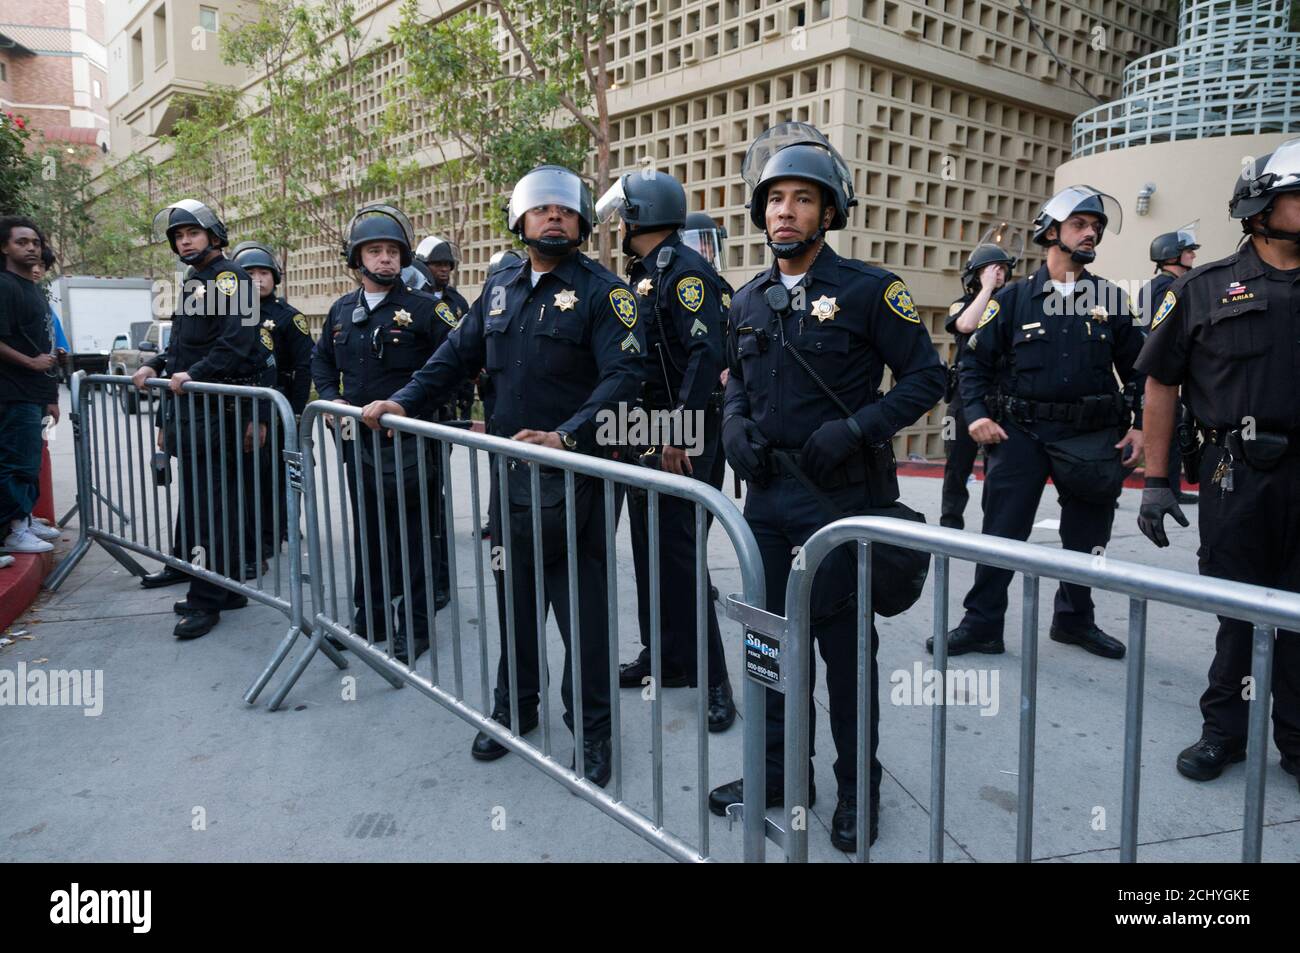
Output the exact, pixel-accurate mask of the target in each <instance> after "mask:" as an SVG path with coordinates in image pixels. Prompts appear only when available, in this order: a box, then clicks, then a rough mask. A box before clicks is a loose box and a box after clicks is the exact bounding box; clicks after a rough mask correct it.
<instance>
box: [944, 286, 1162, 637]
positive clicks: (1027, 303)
mask: <svg viewBox="0 0 1300 953" xmlns="http://www.w3.org/2000/svg"><path fill="white" fill-rule="evenodd" d="M1141 349H1142V334H1141V332H1140V331H1139V330H1138V328H1137V326H1136V325H1135V324H1134V323H1133V315H1132V313H1131V311H1130V309H1129V302H1128V298H1127V296H1126V295H1125V294H1124V293H1123V291H1121V290H1120V289H1119V288H1117V287H1116V286H1114V285H1112V284H1111V283H1110V282H1108V281H1106V280H1105V279H1103V278H1099V277H1097V276H1096V275H1093V274H1091V273H1090V272H1088V271H1087V270H1086V269H1085V270H1083V271H1082V273H1081V274H1079V275H1078V277H1077V280H1076V282H1075V285H1074V288H1073V290H1072V291H1071V293H1070V295H1069V296H1066V297H1063V296H1062V295H1061V293H1060V291H1059V290H1057V289H1056V287H1055V286H1054V285H1053V283H1052V281H1051V276H1050V274H1049V272H1048V270H1047V266H1046V265H1043V266H1042V267H1040V268H1039V269H1038V271H1036V272H1035V273H1034V274H1032V275H1030V276H1028V277H1025V278H1021V279H1020V280H1018V281H1015V282H1012V283H1011V284H1010V285H1007V286H1006V287H1004V288H1003V289H1002V290H1000V291H999V292H998V293H997V294H996V295H995V296H994V298H993V300H992V301H990V302H989V305H988V307H987V308H986V309H985V311H984V314H983V315H982V316H981V317H980V320H979V324H978V326H977V327H976V330H975V333H974V334H973V335H972V336H971V339H970V341H969V342H968V347H967V350H966V356H965V357H964V358H963V360H962V364H961V369H960V381H961V393H962V401H963V403H964V405H965V411H966V417H967V419H968V420H970V421H972V422H973V421H976V420H979V419H981V418H984V417H989V418H992V419H995V420H998V421H999V423H1000V424H1001V426H1002V428H1003V429H1004V430H1005V431H1006V433H1007V439H1006V440H1005V441H1003V442H1001V443H997V444H992V445H989V446H987V447H986V448H985V461H986V464H985V465H986V470H985V474H984V494H983V507H984V529H983V532H984V534H985V535H988V536H1001V537H1005V538H1008V539H1019V540H1026V539H1028V538H1029V534H1030V531H1031V530H1032V529H1033V524H1034V514H1035V513H1036V512H1037V510H1038V502H1039V500H1040V498H1041V497H1042V494H1043V488H1044V486H1045V485H1046V481H1047V478H1048V476H1049V475H1050V476H1051V477H1052V481H1053V483H1054V484H1055V486H1056V490H1057V493H1058V494H1059V495H1060V503H1061V542H1062V544H1063V545H1064V546H1065V548H1066V549H1069V550H1073V551H1075V552H1084V553H1088V552H1100V551H1101V550H1103V549H1104V547H1105V546H1106V544H1107V543H1108V542H1109V541H1110V532H1111V524H1112V523H1113V521H1114V515H1115V500H1116V499H1118V497H1119V491H1120V485H1121V481H1122V478H1123V476H1122V469H1121V463H1122V461H1121V460H1120V457H1119V451H1116V450H1114V449H1113V447H1114V444H1116V443H1117V442H1118V441H1119V440H1120V438H1121V437H1122V436H1123V435H1124V433H1125V430H1126V429H1127V425H1128V422H1129V411H1128V408H1127V407H1126V406H1125V404H1124V400H1123V396H1122V394H1121V393H1120V389H1119V387H1118V386H1117V385H1116V382H1115V373H1116V371H1118V373H1119V376H1120V379H1121V380H1123V381H1124V382H1125V383H1127V382H1129V381H1135V383H1136V386H1137V387H1138V389H1139V391H1140V389H1141V387H1142V386H1143V378H1142V377H1141V375H1139V374H1138V371H1137V370H1136V368H1135V367H1134V361H1135V360H1136V359H1137V355H1138V352H1139V351H1140V350H1141ZM996 395H1000V397H997V396H996ZM1139 425H1140V421H1139ZM1049 444H1050V445H1053V446H1054V447H1055V446H1059V447H1060V448H1061V451H1062V455H1060V456H1058V457H1057V458H1056V459H1055V460H1054V458H1053V455H1052V454H1051V453H1049V450H1048V445H1049ZM1071 455H1072V456H1073V457H1075V458H1082V459H1085V460H1087V459H1091V460H1092V461H1094V465H1089V466H1083V465H1075V464H1071V463H1066V462H1062V461H1063V459H1064V458H1065V457H1069V456H1071ZM1112 456H1113V459H1112ZM1012 575H1013V573H1012V572H1011V571H1010V570H1006V569H995V568H993V567H990V566H977V567H976V570H975V584H974V585H973V586H972V587H971V590H970V592H969V593H967V595H966V599H965V603H964V605H965V608H966V614H965V618H964V620H963V621H962V626H963V627H965V628H967V629H968V630H969V631H970V632H972V633H974V634H975V635H976V636H978V638H979V639H980V640H982V641H987V640H999V641H1000V640H1001V638H1002V631H1003V623H1004V621H1005V615H1006V609H1007V586H1008V585H1009V584H1010V582H1011V577H1012ZM1053 627H1054V629H1055V630H1056V633H1055V634H1054V635H1053V637H1054V638H1055V637H1056V635H1057V634H1062V635H1065V634H1079V633H1086V632H1088V631H1090V630H1092V629H1093V628H1094V627H1095V620H1094V614H1093V603H1092V591H1091V590H1090V589H1089V588H1088V587H1086V586H1080V585H1076V584H1074V583H1061V586H1060V588H1059V589H1058V590H1057V593H1056V604H1055V614H1054V617H1053ZM1066 637H1067V638H1068V637H1069V636H1068V635H1067V636H1066ZM1111 641H1113V640H1111ZM1115 645H1116V646H1118V648H1117V649H1115V648H1112V651H1117V652H1118V653H1119V654H1120V655H1122V654H1123V646H1122V645H1119V644H1118V643H1115ZM929 647H930V646H929V643H927V648H929Z"/></svg>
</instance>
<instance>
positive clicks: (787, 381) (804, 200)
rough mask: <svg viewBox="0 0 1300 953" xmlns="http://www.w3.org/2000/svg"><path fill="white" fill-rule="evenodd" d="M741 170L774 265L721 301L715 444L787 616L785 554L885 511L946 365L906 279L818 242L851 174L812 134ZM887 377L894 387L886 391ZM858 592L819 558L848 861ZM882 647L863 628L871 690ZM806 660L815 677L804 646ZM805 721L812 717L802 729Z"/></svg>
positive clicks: (814, 627)
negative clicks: (901, 459) (741, 488)
mask: <svg viewBox="0 0 1300 953" xmlns="http://www.w3.org/2000/svg"><path fill="white" fill-rule="evenodd" d="M742 175H743V176H744V178H745V180H746V182H747V183H748V184H749V185H750V187H751V189H752V190H753V191H752V198H751V201H750V205H749V210H750V218H751V220H752V221H753V223H754V225H755V226H756V227H757V228H759V229H762V230H763V231H764V232H765V234H766V236H767V244H768V247H769V248H771V249H772V252H773V255H774V256H775V261H774V262H773V264H772V267H771V268H770V269H769V270H767V271H765V272H763V273H762V274H760V275H758V276H757V277H755V278H754V279H753V280H752V281H750V282H749V283H748V284H746V285H745V286H744V287H743V288H741V289H740V290H739V291H738V292H737V293H736V296H735V298H734V299H733V302H732V307H731V311H730V315H729V329H730V345H729V349H730V354H729V358H730V362H731V373H730V375H729V378H728V381H727V392H726V404H725V408H724V418H723V429H722V440H723V445H724V447H725V448H726V453H727V460H728V462H729V463H730V464H731V466H732V468H733V469H734V470H736V472H737V473H738V474H739V475H740V476H741V477H743V478H744V479H745V480H746V481H747V482H748V484H749V490H748V495H747V497H746V499H745V518H746V520H747V521H748V522H749V524H750V527H751V528H752V529H753V531H754V535H755V537H756V538H757V541H758V545H759V549H760V551H761V554H762V557H763V568H764V573H765V576H766V590H767V605H766V607H765V608H766V609H767V610H768V611H771V612H775V613H781V614H784V613H786V612H787V611H789V610H790V609H791V608H792V607H787V606H786V605H785V592H786V582H787V578H788V576H789V574H790V571H791V552H792V551H797V549H798V547H801V546H802V545H803V544H804V543H805V542H806V541H807V539H808V538H809V537H810V536H811V535H812V534H813V533H815V532H816V531H817V530H819V529H821V528H822V527H823V526H825V525H826V524H828V523H831V522H833V521H834V520H836V519H838V518H839V517H841V516H844V515H847V514H853V513H862V512H864V511H865V510H866V509H867V508H870V507H890V506H893V505H894V504H896V501H897V498H898V482H897V476H896V472H895V464H894V460H893V451H892V447H891V446H890V441H891V440H892V438H893V436H894V434H896V433H897V432H898V431H899V430H901V429H903V428H904V427H906V426H908V425H910V424H912V423H913V422H915V421H916V420H917V419H918V418H920V417H921V415H922V414H924V413H926V412H927V411H928V410H929V409H930V408H931V407H933V406H934V405H935V403H936V402H937V401H938V400H939V398H940V397H941V396H942V394H943V383H944V371H943V365H942V364H941V363H940V362H939V358H938V355H937V354H936V353H935V350H934V346H933V344H932V343H931V341H930V335H929V333H928V331H927V330H926V327H925V325H924V324H923V323H922V321H921V318H920V315H919V314H918V313H917V311H916V308H915V306H914V305H913V303H912V298H911V295H910V293H909V292H908V290H907V285H906V284H905V283H904V282H903V281H902V280H901V279H899V278H898V277H897V276H896V275H893V274H891V273H889V272H887V271H884V270H883V269H880V268H876V267H873V266H871V265H867V264H864V263H862V262H859V261H854V260H852V259H848V258H842V257H841V256H839V255H838V254H836V253H835V252H834V251H833V250H832V249H831V248H830V246H829V245H828V244H827V241H826V238H827V233H828V232H830V231H833V230H835V229H841V228H844V227H845V225H846V223H847V222H848V216H849V210H850V208H851V207H852V206H853V205H855V204H856V199H855V198H854V197H853V186H852V176H851V174H850V173H849V171H848V169H847V167H846V166H845V165H844V162H843V160H842V159H841V158H840V156H839V154H838V153H837V152H836V151H835V150H834V148H833V147H832V146H831V145H830V143H829V142H828V141H827V140H826V138H825V137H824V136H823V135H822V134H821V133H820V132H819V131H818V130H816V129H815V128H813V127H811V126H808V125H806V124H803V123H785V124H782V125H779V126H776V127H773V128H772V129H769V130H768V131H767V132H765V133H764V134H763V135H762V136H760V137H759V139H757V140H755V142H754V143H753V144H752V145H751V146H750V149H749V152H748V153H747V155H746V158H745V164H744V170H743V172H742ZM886 367H888V368H889V369H890V370H891V371H892V372H893V376H894V380H895V383H894V386H893V388H892V389H891V390H890V391H889V393H888V394H886V395H883V396H882V395H880V394H879V392H878V388H879V386H880V383H881V379H882V376H883V374H884V371H885V369H886ZM874 578H875V573H874V571H873V579H874ZM856 583H857V569H856V559H855V556H854V553H853V551H852V548H851V547H840V548H839V549H837V550H835V551H834V552H833V553H832V554H831V555H830V556H829V557H828V558H827V559H826V560H825V562H823V563H822V564H821V567H820V569H819V570H818V572H817V576H816V581H815V582H814V584H813V589H812V596H811V600H810V604H809V606H808V609H809V611H810V613H811V625H810V631H811V636H812V640H815V641H816V643H817V646H818V649H819V651H820V653H821V656H822V658H823V660H824V661H825V663H826V680H827V686H828V689H829V694H830V720H831V734H832V736H833V739H834V742H835V751H836V754H837V758H836V761H835V764H834V770H835V779H836V783H837V787H838V792H837V794H838V797H837V802H836V808H835V813H834V816H833V818H832V822H831V843H832V844H833V845H834V846H835V847H837V848H839V849H840V850H845V851H851V850H854V849H855V848H856V847H857V839H858V836H859V834H861V836H862V837H863V838H864V840H867V841H871V840H874V839H875V835H876V827H877V813H878V808H879V797H880V781H881V777H882V768H881V766H880V762H879V761H878V760H877V759H876V757H875V752H876V748H877V744H878V738H879V731H878V722H879V718H878V713H879V710H880V706H879V705H878V704H874V705H872V706H871V710H872V719H871V725H870V735H871V737H870V744H869V750H870V753H871V759H870V762H869V772H870V781H869V783H868V784H867V785H866V786H865V787H866V790H867V792H868V797H869V805H864V806H863V807H864V812H863V813H864V817H869V824H868V829H867V830H865V831H862V830H860V829H859V825H858V818H857V814H858V801H857V782H858V778H857V746H858V734H857V704H856V702H857V637H856V631H857V612H858V607H857V606H856V604H855V603H856V591H857V588H856ZM885 589H886V587H885V586H882V585H878V584H873V594H874V596H875V597H874V598H873V605H872V608H873V610H880V611H884V610H883V602H881V601H877V600H878V599H880V598H881V597H882V596H889V595H891V593H888V592H886V591H885ZM915 592H916V595H919V593H920V589H919V587H918V588H916V590H915ZM897 611H902V608H899V609H898V610H897ZM877 643H878V639H877V633H876V630H875V626H874V625H873V626H872V627H871V645H872V649H871V652H872V654H871V666H870V675H869V676H868V677H869V678H870V679H871V681H870V682H869V683H868V690H870V691H872V692H873V693H874V691H875V684H876V676H877V670H876V669H877V667H876V659H875V651H876V646H877ZM808 653H809V658H808V662H809V664H810V666H813V667H812V668H810V671H812V672H813V674H814V675H815V663H813V660H812V657H811V656H812V646H811V644H810V645H809V646H808ZM811 681H812V680H811V679H810V684H811ZM784 702H785V697H784V695H781V694H778V693H775V692H771V691H769V692H768V696H767V726H766V734H767V790H766V791H765V792H763V796H764V797H765V798H766V803H767V805H768V806H773V805H782V804H784V789H783V785H784V778H783V774H784V715H785V704H784ZM811 702H812V699H811V698H809V705H810V709H811ZM811 714H812V712H811V710H810V716H811ZM815 721H816V719H815V717H813V718H810V725H809V727H810V733H811V729H812V725H813V723H815ZM810 740H811V739H810ZM812 750H813V747H812V745H811V744H810V748H809V751H810V753H811V752H812ZM806 770H808V772H809V789H808V804H806V805H795V804H791V805H786V807H787V809H788V810H789V811H796V810H799V809H800V808H805V809H806V808H807V807H809V806H811V804H812V803H813V802H814V801H815V799H816V791H815V789H814V788H813V786H812V783H811V778H812V764H811V762H810V763H809V764H808V766H807V769H806ZM743 799H744V792H743V782H741V781H734V782H732V783H730V784H725V785H723V786H721V787H719V788H716V789H715V790H713V791H712V792H711V793H710V795H709V808H710V810H712V811H713V812H714V813H715V814H718V815H720V816H721V815H724V814H725V813H726V810H727V808H728V807H729V806H730V805H732V804H736V803H740V802H741V801H743Z"/></svg>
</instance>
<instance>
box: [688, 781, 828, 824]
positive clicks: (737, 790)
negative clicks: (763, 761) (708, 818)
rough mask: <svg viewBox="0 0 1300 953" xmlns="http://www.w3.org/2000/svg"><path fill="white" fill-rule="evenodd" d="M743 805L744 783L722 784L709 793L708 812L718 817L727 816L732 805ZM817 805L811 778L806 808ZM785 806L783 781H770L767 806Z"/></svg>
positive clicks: (815, 788)
mask: <svg viewBox="0 0 1300 953" xmlns="http://www.w3.org/2000/svg"><path fill="white" fill-rule="evenodd" d="M743 803H745V782H744V781H743V780H741V781H732V782H731V783H730V784H724V785H722V786H720V787H716V788H714V789H713V790H712V791H710V792H709V810H710V811H712V812H713V813H714V814H716V815H717V816H718V817H726V816H727V808H729V807H730V806H731V805H733V804H743ZM816 803H817V785H815V784H813V782H812V778H809V779H808V805H807V806H808V807H812V806H813V805H814V804H816ZM784 804H785V784H784V782H783V781H780V780H778V781H776V783H773V782H772V781H771V779H769V780H768V783H767V806H768V807H782V806H783V805H784Z"/></svg>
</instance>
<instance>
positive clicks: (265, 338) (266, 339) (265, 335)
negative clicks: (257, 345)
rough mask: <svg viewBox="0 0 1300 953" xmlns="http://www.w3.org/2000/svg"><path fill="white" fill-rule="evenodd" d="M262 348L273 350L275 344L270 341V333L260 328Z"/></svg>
mask: <svg viewBox="0 0 1300 953" xmlns="http://www.w3.org/2000/svg"><path fill="white" fill-rule="evenodd" d="M262 347H264V348H266V349H267V350H268V351H274V350H275V342H274V341H272V340H271V332H270V331H268V330H267V329H266V328H262Z"/></svg>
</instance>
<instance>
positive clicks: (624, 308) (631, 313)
mask: <svg viewBox="0 0 1300 953" xmlns="http://www.w3.org/2000/svg"><path fill="white" fill-rule="evenodd" d="M609 303H610V304H611V305H613V307H614V313H615V314H617V315H618V319H619V320H620V321H622V322H623V323H624V324H625V325H627V326H628V327H629V328H634V327H636V299H635V298H633V297H632V292H630V291H628V290H627V289H626V288H615V289H614V290H613V291H611V292H610V293H609ZM624 343H626V342H624Z"/></svg>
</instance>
